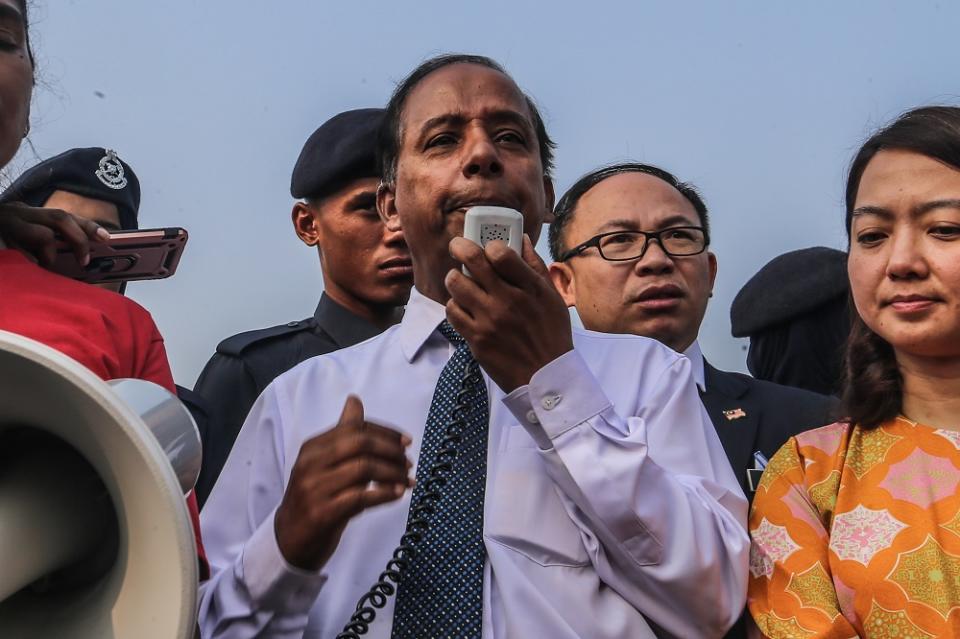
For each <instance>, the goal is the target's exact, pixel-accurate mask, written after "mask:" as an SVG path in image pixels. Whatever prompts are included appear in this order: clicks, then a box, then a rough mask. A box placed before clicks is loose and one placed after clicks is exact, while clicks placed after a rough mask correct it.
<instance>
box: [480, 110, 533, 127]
mask: <svg viewBox="0 0 960 639" xmlns="http://www.w3.org/2000/svg"><path fill="white" fill-rule="evenodd" d="M486 118H487V119H488V120H491V121H492V122H510V123H512V124H518V125H520V126H522V127H523V128H525V129H532V128H533V125H532V123H531V122H530V118H528V117H527V116H525V115H523V114H522V113H520V112H519V111H514V110H513V109H498V110H496V111H491V112H490V113H488V114H487V116H486Z"/></svg>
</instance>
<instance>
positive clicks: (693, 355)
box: [683, 340, 707, 391]
mask: <svg viewBox="0 0 960 639" xmlns="http://www.w3.org/2000/svg"><path fill="white" fill-rule="evenodd" d="M683 355H684V357H686V358H687V359H689V360H690V373H691V374H692V375H693V381H694V382H696V383H697V386H699V387H700V390H702V391H705V390H707V376H706V372H705V370H704V368H705V367H704V365H703V351H701V350H700V343H699V342H698V341H697V340H693V344H691V345H690V346H688V347H687V350H685V351H683Z"/></svg>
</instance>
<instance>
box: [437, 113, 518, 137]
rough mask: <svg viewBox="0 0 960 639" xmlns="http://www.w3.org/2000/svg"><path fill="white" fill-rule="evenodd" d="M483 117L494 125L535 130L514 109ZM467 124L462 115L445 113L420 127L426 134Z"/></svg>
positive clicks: (487, 114) (486, 114)
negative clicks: (511, 125)
mask: <svg viewBox="0 0 960 639" xmlns="http://www.w3.org/2000/svg"><path fill="white" fill-rule="evenodd" d="M482 117H483V119H485V120H487V121H490V122H493V123H501V122H509V123H512V124H516V125H519V126H521V127H523V128H524V129H528V130H532V129H533V125H532V124H531V122H530V118H528V117H526V116H525V115H523V114H522V113H520V112H519V111H514V110H513V109H497V110H496V111H488V112H486V113H484V114H483V116H482ZM466 122H467V118H466V116H465V115H463V114H462V113H444V114H443V115H438V116H436V117H432V118H429V119H428V120H426V121H425V122H424V123H423V124H421V125H420V131H421V132H426V131H430V130H432V129H436V128H438V127H443V126H452V127H462V126H463V125H464V124H466Z"/></svg>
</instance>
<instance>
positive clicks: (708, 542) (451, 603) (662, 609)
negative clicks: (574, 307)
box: [200, 55, 749, 639]
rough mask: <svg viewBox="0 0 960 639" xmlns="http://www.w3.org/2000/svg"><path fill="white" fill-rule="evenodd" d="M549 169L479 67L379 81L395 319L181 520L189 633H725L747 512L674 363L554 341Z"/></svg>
mask: <svg viewBox="0 0 960 639" xmlns="http://www.w3.org/2000/svg"><path fill="white" fill-rule="evenodd" d="M551 165H552V143H551V141H550V139H549V137H548V135H547V133H546V129H545V127H544V124H543V121H542V119H541V117H540V115H539V113H538V112H537V110H536V107H535V106H534V104H533V102H532V101H531V100H530V99H529V98H527V97H526V96H525V95H524V94H523V92H522V91H521V90H520V89H519V88H518V87H517V85H516V84H515V83H514V81H513V80H512V79H511V78H510V76H509V75H507V73H506V72H505V71H504V70H503V69H502V68H501V67H500V66H499V65H498V64H496V63H495V62H493V61H492V60H489V59H488V58H483V57H479V56H461V55H455V56H441V57H438V58H434V59H432V60H429V61H427V62H425V63H423V64H422V65H420V66H419V67H418V68H417V69H415V70H414V71H413V72H412V73H411V74H410V75H409V76H408V77H407V78H406V79H405V80H404V81H403V82H401V84H400V85H399V86H398V88H397V90H396V91H395V93H394V95H393V97H392V98H391V100H390V103H389V104H388V106H387V113H386V117H385V122H384V129H383V132H382V136H381V170H382V172H383V180H384V181H383V185H382V186H381V188H380V190H379V193H378V202H377V204H378V210H379V211H380V214H381V216H382V217H383V219H384V222H385V223H386V224H387V226H388V227H389V228H392V229H401V230H402V231H403V233H404V236H405V238H406V241H407V244H408V245H409V247H410V252H411V255H412V259H413V267H414V290H413V292H412V293H411V296H410V302H409V304H408V306H407V309H406V312H405V314H404V318H403V320H402V322H401V323H400V324H399V325H398V326H395V327H393V328H391V329H389V330H387V331H386V332H385V333H383V334H382V335H380V336H378V337H375V338H373V339H371V340H368V341H366V342H363V343H361V344H358V345H356V346H353V347H351V348H348V349H344V350H341V351H338V352H336V353H332V354H330V355H323V356H319V357H316V358H313V359H310V360H308V361H306V362H304V363H302V364H300V365H299V366H297V367H296V368H294V369H292V370H291V371H289V372H288V373H286V374H284V375H282V376H280V377H279V378H277V379H276V380H275V381H274V382H273V383H272V384H271V385H270V386H269V387H268V388H267V389H266V391H264V393H263V394H262V395H261V397H260V398H259V399H258V400H257V402H256V404H255V405H254V407H253V409H252V410H251V412H250V415H249V417H248V418H247V420H246V423H245V424H244V426H243V429H242V430H241V433H240V435H239V437H238V439H237V443H236V446H235V447H234V450H233V452H232V453H231V455H230V457H229V459H228V460H227V463H226V466H225V467H224V470H223V475H222V476H221V481H220V482H218V484H217V486H216V488H215V489H214V491H213V493H212V495H211V497H210V500H209V501H208V502H207V505H206V507H205V508H204V511H203V515H202V524H203V534H204V538H205V540H206V543H207V547H208V554H209V557H210V561H211V565H212V567H213V571H214V576H213V578H212V579H211V581H210V582H209V583H208V585H207V586H206V587H205V588H204V590H203V592H202V603H201V607H200V625H201V629H202V633H203V636H204V637H238V638H239V637H255V636H256V637H301V636H302V637H324V638H328V637H335V636H338V633H340V632H341V631H344V634H343V636H351V637H352V636H361V635H365V636H368V637H381V638H385V637H392V638H400V637H404V638H406V637H477V638H479V637H484V638H497V639H499V638H505V637H551V638H554V637H556V638H564V637H569V638H571V639H572V638H575V637H600V638H605V637H610V638H613V637H617V638H619V637H653V636H655V635H654V630H653V629H652V628H657V632H658V634H659V635H660V636H676V637H713V636H721V635H722V634H723V632H724V631H725V630H726V628H728V627H729V626H730V625H731V624H732V623H733V622H734V620H735V619H736V618H737V616H738V615H739V613H740V610H741V609H742V606H743V603H744V598H745V595H744V593H745V583H746V568H747V553H748V549H749V541H748V539H747V535H746V532H745V529H744V521H745V518H746V501H745V499H744V497H743V495H742V493H741V491H740V489H739V487H738V485H737V482H736V479H735V478H734V476H733V474H732V472H731V471H730V469H729V466H728V465H727V463H726V459H725V457H724V453H723V449H722V448H721V447H720V443H719V441H718V440H717V437H716V434H715V433H714V432H713V427H712V426H711V425H710V422H709V419H708V417H707V416H706V414H705V412H704V410H703V407H702V405H701V404H700V401H699V398H698V395H697V391H696V386H695V384H694V382H693V379H692V376H691V371H690V364H689V361H688V360H687V359H686V358H684V357H683V356H681V355H678V354H677V353H675V352H673V351H671V350H669V349H668V348H666V347H664V346H661V345H660V344H658V343H656V342H654V341H652V340H648V339H644V338H639V337H635V336H623V335H618V336H614V335H601V334H596V333H589V332H585V331H572V330H571V327H570V320H569V315H568V313H567V310H566V307H565V305H564V303H563V300H562V299H561V298H560V296H559V294H558V293H557V292H556V291H555V290H554V288H553V286H552V284H551V283H550V281H549V279H548V277H547V272H546V268H545V266H544V264H543V262H542V261H541V260H540V259H539V257H537V255H536V253H535V252H534V250H533V246H532V242H531V240H532V241H533V242H535V241H536V238H537V237H538V236H539V233H540V227H541V224H542V223H543V222H544V221H545V220H546V218H547V217H548V215H549V213H548V212H549V211H550V210H551V209H552V206H553V186H552V182H551V179H550V170H551ZM479 205H494V206H501V207H508V208H512V209H515V210H517V211H520V212H521V214H522V215H523V218H524V231H525V232H526V234H527V235H528V236H529V238H527V239H525V241H524V247H523V252H522V255H517V254H516V253H514V252H512V251H510V250H509V249H508V248H507V247H506V245H504V244H503V243H501V242H493V243H491V244H489V245H488V246H487V247H486V249H482V248H480V247H479V246H477V245H476V244H473V243H472V242H470V241H468V240H464V239H463V238H461V237H458V236H460V235H462V232H463V220H464V214H465V212H466V210H467V209H469V208H470V207H472V206H479ZM464 266H465V267H466V268H467V269H468V270H469V272H470V274H471V276H470V277H467V276H465V275H463V274H462V272H461V269H462V267H464ZM408 460H409V461H408ZM411 461H416V473H415V474H416V482H414V481H413V480H412V479H411V474H412V473H413V471H412V470H411V469H410V462H411ZM395 549H397V552H396V553H395V552H394V551H395ZM391 558H393V560H391ZM388 561H389V562H390V563H389V565H388ZM397 581H399V586H398V587H396V588H394V587H393V586H392V585H391V584H395V583H396V582H397ZM375 584H376V585H375ZM371 589H372V590H371ZM394 591H395V592H394ZM361 598H363V599H362V600H361ZM358 601H362V606H361V607H362V608H365V610H364V611H362V612H361V613H358V614H356V615H355V614H354V613H355V611H356V609H357V603H358ZM370 602H372V603H373V605H372V606H371V605H368V604H369V603H370ZM374 617H375V618H374ZM348 622H351V623H348ZM345 627H346V630H345Z"/></svg>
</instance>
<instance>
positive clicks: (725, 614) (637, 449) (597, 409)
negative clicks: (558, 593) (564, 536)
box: [504, 351, 749, 637]
mask: <svg viewBox="0 0 960 639" xmlns="http://www.w3.org/2000/svg"><path fill="white" fill-rule="evenodd" d="M650 373H651V374H650V377H649V379H650V381H644V382H643V383H642V385H641V388H640V389H639V393H640V395H641V397H640V401H639V406H640V408H639V409H638V410H637V411H636V412H637V413H638V414H637V415H633V416H630V417H627V418H623V417H621V416H620V415H618V414H617V413H616V411H615V410H614V408H613V406H612V404H611V402H610V400H609V399H608V398H607V397H606V395H605V394H604V392H603V390H602V388H601V387H600V384H599V382H598V381H597V379H596V378H595V377H594V375H593V373H592V372H591V371H590V370H589V368H588V367H587V364H586V362H585V361H584V360H583V359H582V357H581V356H580V355H579V354H578V353H577V352H576V351H570V352H568V353H566V354H565V355H563V356H561V357H559V358H557V359H556V360H554V361H553V362H551V363H550V364H548V365H547V366H545V367H544V368H542V369H541V370H540V371H538V372H537V373H536V374H535V375H534V376H533V378H532V379H531V380H530V384H529V385H528V386H526V387H521V388H519V389H516V390H515V391H514V392H513V393H511V394H510V395H509V396H507V398H505V400H504V401H505V403H506V405H507V406H508V408H510V410H511V412H512V413H513V414H514V416H515V417H516V418H517V419H518V420H519V421H520V423H521V424H523V425H524V427H525V428H526V430H527V432H528V433H529V434H530V435H531V437H533V439H534V440H535V441H536V442H537V444H538V446H539V448H540V454H541V456H542V458H543V460H544V462H545V466H546V469H547V472H548V473H549V475H550V476H551V478H552V479H553V480H554V482H555V483H556V485H557V486H558V487H559V489H560V491H561V494H562V496H563V498H564V499H565V500H566V501H567V502H568V508H567V511H568V513H570V515H571V518H572V519H573V520H574V522H575V523H576V524H577V526H578V528H579V529H580V531H581V536H582V537H583V539H584V540H585V543H586V545H587V549H588V552H589V553H590V555H591V560H592V563H593V565H594V567H595V569H596V570H597V572H598V574H599V575H600V577H601V579H602V580H603V581H604V582H605V583H606V584H607V585H609V586H610V587H611V588H613V589H614V590H616V591H617V592H619V593H620V594H621V595H622V596H623V597H624V598H625V599H627V600H628V601H630V602H631V603H632V604H633V605H634V606H635V607H636V608H637V609H638V610H639V611H640V612H642V613H643V614H644V616H645V617H646V618H647V619H648V620H649V621H650V622H651V623H652V625H655V626H657V627H658V630H659V633H658V634H659V635H660V636H673V637H699V636H720V635H722V634H723V633H724V632H725V630H726V629H727V628H729V627H730V626H731V625H733V623H734V622H735V621H736V620H737V618H738V617H739V616H740V614H741V612H742V611H743V605H744V600H745V596H746V584H747V560H748V552H749V540H748V538H747V534H746V526H745V522H746V516H747V512H746V510H747V505H746V499H745V498H744V497H743V494H742V492H741V491H740V488H739V486H738V485H737V482H736V479H735V478H734V476H733V472H732V471H731V470H730V469H729V465H728V464H727V462H726V457H725V456H724V454H723V450H722V448H721V446H720V442H719V440H718V439H717V436H716V433H715V431H714V429H713V425H712V424H711V423H710V421H709V417H708V416H707V414H706V412H705V410H704V409H703V405H702V404H701V402H700V398H699V396H698V395H697V391H696V386H695V384H694V382H693V378H692V374H691V372H690V363H689V361H688V360H687V359H686V358H683V357H677V358H672V359H670V360H669V361H668V362H666V364H665V366H664V367H663V369H662V370H659V371H658V370H652V371H650Z"/></svg>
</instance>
